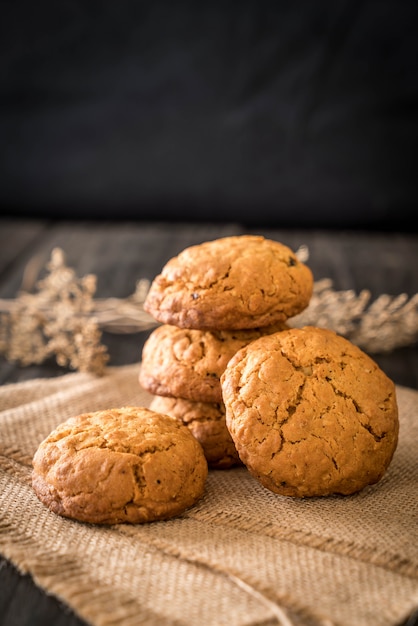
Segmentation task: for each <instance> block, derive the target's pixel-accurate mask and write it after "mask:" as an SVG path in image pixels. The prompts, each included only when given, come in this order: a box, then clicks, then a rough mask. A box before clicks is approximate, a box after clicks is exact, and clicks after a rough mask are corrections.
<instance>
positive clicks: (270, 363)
mask: <svg viewBox="0 0 418 626" xmlns="http://www.w3.org/2000/svg"><path fill="white" fill-rule="evenodd" d="M221 384H222V392H223V398H224V402H225V407H226V424H227V427H228V429H229V431H230V433H231V436H232V439H233V440H234V443H235V446H236V448H237V450H238V453H239V455H240V458H241V460H242V461H243V463H244V464H245V465H246V466H247V468H248V469H249V471H250V472H251V473H252V474H253V476H255V478H257V479H258V480H259V482H260V483H261V484H262V485H264V487H266V488H267V489H270V490H271V491H273V492H275V493H278V494H282V495H285V496H295V497H306V496H324V495H330V494H352V493H355V492H357V491H359V490H361V489H362V488H363V487H365V486H366V485H370V484H373V483H376V482H378V481H379V480H380V479H381V478H382V476H383V474H384V473H385V471H386V469H387V468H388V466H389V464H390V462H391V459H392V457H393V454H394V452H395V449H396V446H397V441H398V430H399V421H398V407H397V401H396V389H395V385H394V383H393V382H392V381H391V380H390V379H389V378H388V377H387V376H386V374H385V373H384V372H383V371H382V370H381V369H380V368H379V367H378V365H377V364H376V363H375V362H374V361H373V360H372V359H371V358H370V357H369V356H367V355H366V354H365V353H364V352H363V351H362V350H360V349H359V348H358V347H356V346H355V345H353V344H352V343H351V342H350V341H348V340H347V339H345V338H343V337H341V336H339V335H337V334H336V333H335V332H333V331H330V330H324V329H320V328H315V327H308V326H306V327H304V328H301V329H290V330H286V331H283V332H280V333H276V334H273V335H268V336H266V337H262V338H260V339H257V340H256V341H254V342H253V343H251V344H249V345H248V346H246V347H244V348H242V349H241V350H240V351H239V352H237V353H236V354H235V356H234V357H233V358H232V359H231V361H230V362H229V364H228V366H227V368H226V370H225V372H224V373H223V375H222V377H221Z"/></svg>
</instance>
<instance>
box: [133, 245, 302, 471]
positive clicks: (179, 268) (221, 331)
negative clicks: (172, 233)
mask: <svg viewBox="0 0 418 626" xmlns="http://www.w3.org/2000/svg"><path fill="white" fill-rule="evenodd" d="M312 288H313V277H312V273H311V271H310V270H309V268H308V267H307V266H306V265H304V264H303V263H301V262H300V261H299V260H298V259H297V257H296V255H295V254H294V253H293V252H292V251H291V250H290V248H288V247H287V246H285V245H283V244H281V243H279V242H276V241H271V240H268V239H265V238H263V237H259V236H250V235H244V236H236V237H225V238H222V239H217V240H214V241H209V242H205V243H203V244H199V245H196V246H192V247H190V248H186V249H185V250H184V251H183V252H181V253H180V254H179V255H178V256H177V257H174V258H173V259H171V260H170V261H169V262H168V263H167V264H166V265H165V266H164V268H163V270H162V272H161V274H159V275H158V276H157V277H156V278H155V279H154V281H153V283H152V285H151V288H150V291H149V293H148V296H147V299H146V301H145V304H144V308H145V310H146V311H147V312H148V313H150V314H151V315H153V317H154V318H155V319H157V320H158V321H160V322H163V325H162V326H160V327H159V328H157V329H156V330H155V331H154V332H153V333H151V335H150V337H149V338H148V340H147V342H146V343H145V345H144V349H143V353H142V365H141V371H140V376H139V382H140V384H141V385H142V386H143V387H144V388H145V389H147V390H148V391H150V392H151V393H153V394H155V399H154V401H153V402H152V404H151V408H152V409H153V410H161V411H164V412H166V413H167V414H169V415H171V416H172V417H175V418H176V419H181V420H182V421H183V422H184V423H186V424H187V426H188V427H189V428H190V429H191V430H192V432H193V434H194V435H195V436H196V438H197V439H198V440H199V441H200V443H201V444H202V447H203V449H204V451H205V454H206V458H207V461H208V463H209V465H210V466H211V467H216V468H226V467H231V466H232V465H235V464H237V463H239V462H240V459H239V457H238V454H237V451H236V449H235V446H234V444H233V442H232V439H231V435H230V433H229V431H228V429H227V428H226V423H225V407H224V405H223V400H222V390H221V384H220V377H221V375H222V373H223V371H224V370H225V367H226V365H227V363H228V361H229V360H230V359H231V358H232V356H233V355H234V354H235V353H236V352H237V351H238V350H239V349H240V348H242V347H244V346H245V345H247V344H248V343H250V342H252V341H254V340H255V339H258V338H259V337H262V336H264V335H266V334H270V333H274V332H280V331H281V330H284V329H286V328H287V325H286V323H285V322H286V320H287V319H288V318H289V317H290V316H293V315H296V314H297V313H300V312H301V311H302V310H303V309H304V308H306V306H307V305H308V303H309V300H310V297H311V294H312Z"/></svg>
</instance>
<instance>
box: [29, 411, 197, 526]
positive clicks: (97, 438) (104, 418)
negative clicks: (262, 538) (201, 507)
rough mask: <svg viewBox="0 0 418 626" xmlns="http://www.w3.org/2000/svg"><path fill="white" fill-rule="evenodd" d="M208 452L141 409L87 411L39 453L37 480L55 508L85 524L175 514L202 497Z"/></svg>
mask: <svg viewBox="0 0 418 626" xmlns="http://www.w3.org/2000/svg"><path fill="white" fill-rule="evenodd" d="M207 471H208V467H207V461H206V458H205V456H204V453H203V449H202V447H201V445H200V444H199V443H198V441H197V440H196V439H195V437H193V436H192V434H191V432H190V431H189V430H188V428H186V427H185V426H184V425H183V424H181V423H179V422H176V421H175V420H173V419H172V418H170V417H168V416H167V415H161V414H159V413H155V412H153V411H150V410H148V409H145V408H142V407H122V408H115V409H109V410H104V411H97V412H93V413H85V414H83V415H79V416H77V417H73V418H71V419H69V420H67V421H66V422H64V423H63V424H61V425H59V426H58V427H57V428H56V429H55V430H54V431H53V432H52V433H50V435H49V436H48V437H47V438H46V439H45V440H44V441H43V442H42V443H41V444H40V446H39V448H38V450H37V451H36V453H35V455H34V458H33V473H32V485H33V489H34V491H35V493H36V495H37V496H38V498H39V499H40V500H41V501H42V502H43V503H44V504H45V505H46V506H47V507H49V508H50V509H51V510H52V511H53V512H54V513H58V514H59V515H63V516H64V517H70V518H73V519H76V520H79V521H82V522H91V523H96V524H118V523H120V522H130V523H142V522H151V521H153V520H161V519H167V518H171V517H174V516H176V515H179V514H180V513H182V512H183V511H184V510H185V509H187V508H188V507H190V506H192V505H193V504H194V503H195V502H196V501H197V500H198V499H199V498H200V497H201V496H202V494H203V491H204V485H205V480H206V477H207Z"/></svg>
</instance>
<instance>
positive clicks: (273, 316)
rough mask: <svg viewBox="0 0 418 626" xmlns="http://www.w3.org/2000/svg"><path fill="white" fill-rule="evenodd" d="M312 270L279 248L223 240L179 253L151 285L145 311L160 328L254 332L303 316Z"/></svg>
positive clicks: (256, 240) (252, 240)
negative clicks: (164, 325)
mask: <svg viewBox="0 0 418 626" xmlns="http://www.w3.org/2000/svg"><path fill="white" fill-rule="evenodd" d="M312 290H313V276H312V273H311V270H310V269H309V268H308V267H307V266H306V265H305V264H304V263H302V262H301V261H299V260H298V258H297V256H296V255H295V253H294V252H293V251H292V250H291V249H290V248H288V247H287V246H285V245H284V244H282V243H279V242H277V241H272V240H270V239H265V238H264V237H261V236H257V235H240V236H235V237H224V238H221V239H215V240H213V241H206V242H204V243H202V244H198V245H195V246H191V247H189V248H186V249H185V250H183V251H182V252H181V253H180V254H179V255H178V256H176V257H173V258H172V259H170V260H169V261H168V262H167V263H166V265H165V266H164V267H163V269H162V271H161V273H160V274H159V275H158V276H156V277H155V279H154V280H153V282H152V284H151V287H150V289H149V292H148V294H147V297H146V300H145V303H144V309H145V311H147V312H148V313H150V314H151V315H152V316H153V317H154V318H155V319H156V320H158V321H159V322H162V323H163V324H173V325H174V326H179V327H181V328H195V329H201V330H205V329H207V330H214V329H216V330H236V329H244V328H259V327H262V326H271V325H273V324H276V323H277V322H284V321H286V320H287V319H288V318H290V317H293V316H294V315H297V314H298V313H300V312H301V311H303V310H304V309H305V308H306V307H307V305H308V304H309V301H310V298H311V295H312Z"/></svg>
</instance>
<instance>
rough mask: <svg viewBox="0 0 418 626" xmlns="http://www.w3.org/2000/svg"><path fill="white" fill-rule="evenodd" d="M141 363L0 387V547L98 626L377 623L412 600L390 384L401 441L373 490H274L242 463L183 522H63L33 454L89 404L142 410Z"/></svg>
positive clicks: (405, 406)
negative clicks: (35, 484)
mask: <svg viewBox="0 0 418 626" xmlns="http://www.w3.org/2000/svg"><path fill="white" fill-rule="evenodd" d="M138 369H139V366H132V365H129V366H126V367H120V368H110V369H109V370H108V374H107V375H106V376H105V377H103V378H95V377H94V376H93V375H90V374H80V373H74V374H69V375H65V376H62V377H59V378H54V379H48V380H43V379H37V380H32V381H29V382H24V383H19V384H13V385H6V386H3V387H1V388H0V481H1V487H0V489H1V492H0V519H1V527H0V550H1V553H2V554H3V555H4V556H5V557H7V558H8V559H10V560H11V561H12V562H13V563H14V564H15V565H16V566H17V567H18V568H19V570H20V571H22V572H29V573H30V574H31V575H32V577H33V579H34V580H35V582H36V583H37V584H38V585H39V586H40V587H41V588H43V589H44V590H45V591H47V592H48V593H51V594H55V595H56V596H57V597H59V598H60V599H61V600H63V601H64V602H65V603H67V604H68V605H69V606H70V607H72V609H73V610H74V611H75V612H76V613H77V614H78V615H79V616H81V617H82V618H84V619H85V620H86V621H88V622H90V623H91V624H93V625H97V626H101V625H104V624H118V625H122V626H130V625H135V626H137V625H138V624H141V625H142V624H146V625H148V624H150V625H151V624H152V625H160V624H161V625H169V624H176V625H178V626H186V625H193V626H195V625H196V626H200V625H205V626H210V625H214V626H222V625H228V626H249V625H252V626H255V625H256V624H257V625H259V626H261V625H263V626H267V625H273V624H282V625H283V626H284V625H289V624H295V625H296V624H297V625H302V624H303V625H304V626H305V625H311V624H313V625H317V624H323V625H324V626H325V625H328V626H329V625H331V624H332V625H337V624H338V625H344V626H351V625H352V626H363V625H364V626H380V625H382V626H383V625H388V624H389V625H393V624H397V623H398V622H400V621H401V620H403V619H405V618H406V617H407V615H408V614H409V613H410V612H411V611H412V610H413V609H414V608H416V607H417V606H418V532H417V530H418V517H417V509H418V498H417V494H418V489H417V485H418V464H417V460H418V452H417V450H418V392H417V391H414V390H411V389H407V388H404V387H403V388H402V387H398V389H397V391H398V403H399V407H400V420H401V429H400V441H399V445H398V448H397V451H396V454H395V457H394V459H393V461H392V464H391V466H390V468H389V470H388V472H387V474H386V475H385V477H384V478H383V480H382V481H381V482H380V483H379V484H378V485H375V486H372V487H368V488H366V489H365V490H364V491H362V492H361V493H359V494H357V495H355V496H350V497H330V498H322V499H321V498H316V499H312V500H295V499H288V498H284V497H280V496H277V495H275V494H273V493H271V492H269V491H267V490H266V489H264V488H263V487H261V486H260V485H259V484H258V483H257V482H256V481H255V479H253V478H252V477H251V476H250V475H249V473H248V472H247V470H246V469H245V468H237V469H230V470H224V471H220V470H218V471H210V473H209V477H208V481H207V488H206V493H205V495H204V497H203V499H202V500H201V501H200V502H199V503H198V505H197V506H195V507H194V508H192V509H190V510H189V511H187V512H186V513H185V514H184V515H183V516H182V517H181V518H177V519H174V520H170V521H166V522H155V523H151V524H145V525H137V526H129V525H118V526H113V527H106V528H105V527H100V526H93V525H89V524H82V523H78V522H75V521H72V520H68V519H64V518H61V517H58V516H57V515H55V514H53V513H51V512H49V511H48V509H47V508H46V507H45V506H44V505H42V504H41V503H40V502H39V501H38V500H37V498H36V496H35V495H34V493H33V492H32V489H31V483H30V472H31V458H32V455H33V453H34V451H35V449H36V448H37V446H38V444H39V443H40V441H41V440H42V439H43V438H44V437H45V436H46V435H47V434H48V433H49V432H50V431H51V430H52V429H53V428H54V427H55V426H56V425H57V424H58V423H60V422H62V421H64V420H65V419H67V418H68V417H70V416H71V415H74V414H77V413H81V412H84V411H92V410H99V409H103V408H106V407H114V406H122V405H129V404H130V405H133V404H134V405H142V406H147V405H148V403H149V401H150V396H149V395H147V394H146V393H145V392H144V391H143V390H142V389H141V388H140V387H139V384H138V382H137V376H138Z"/></svg>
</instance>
